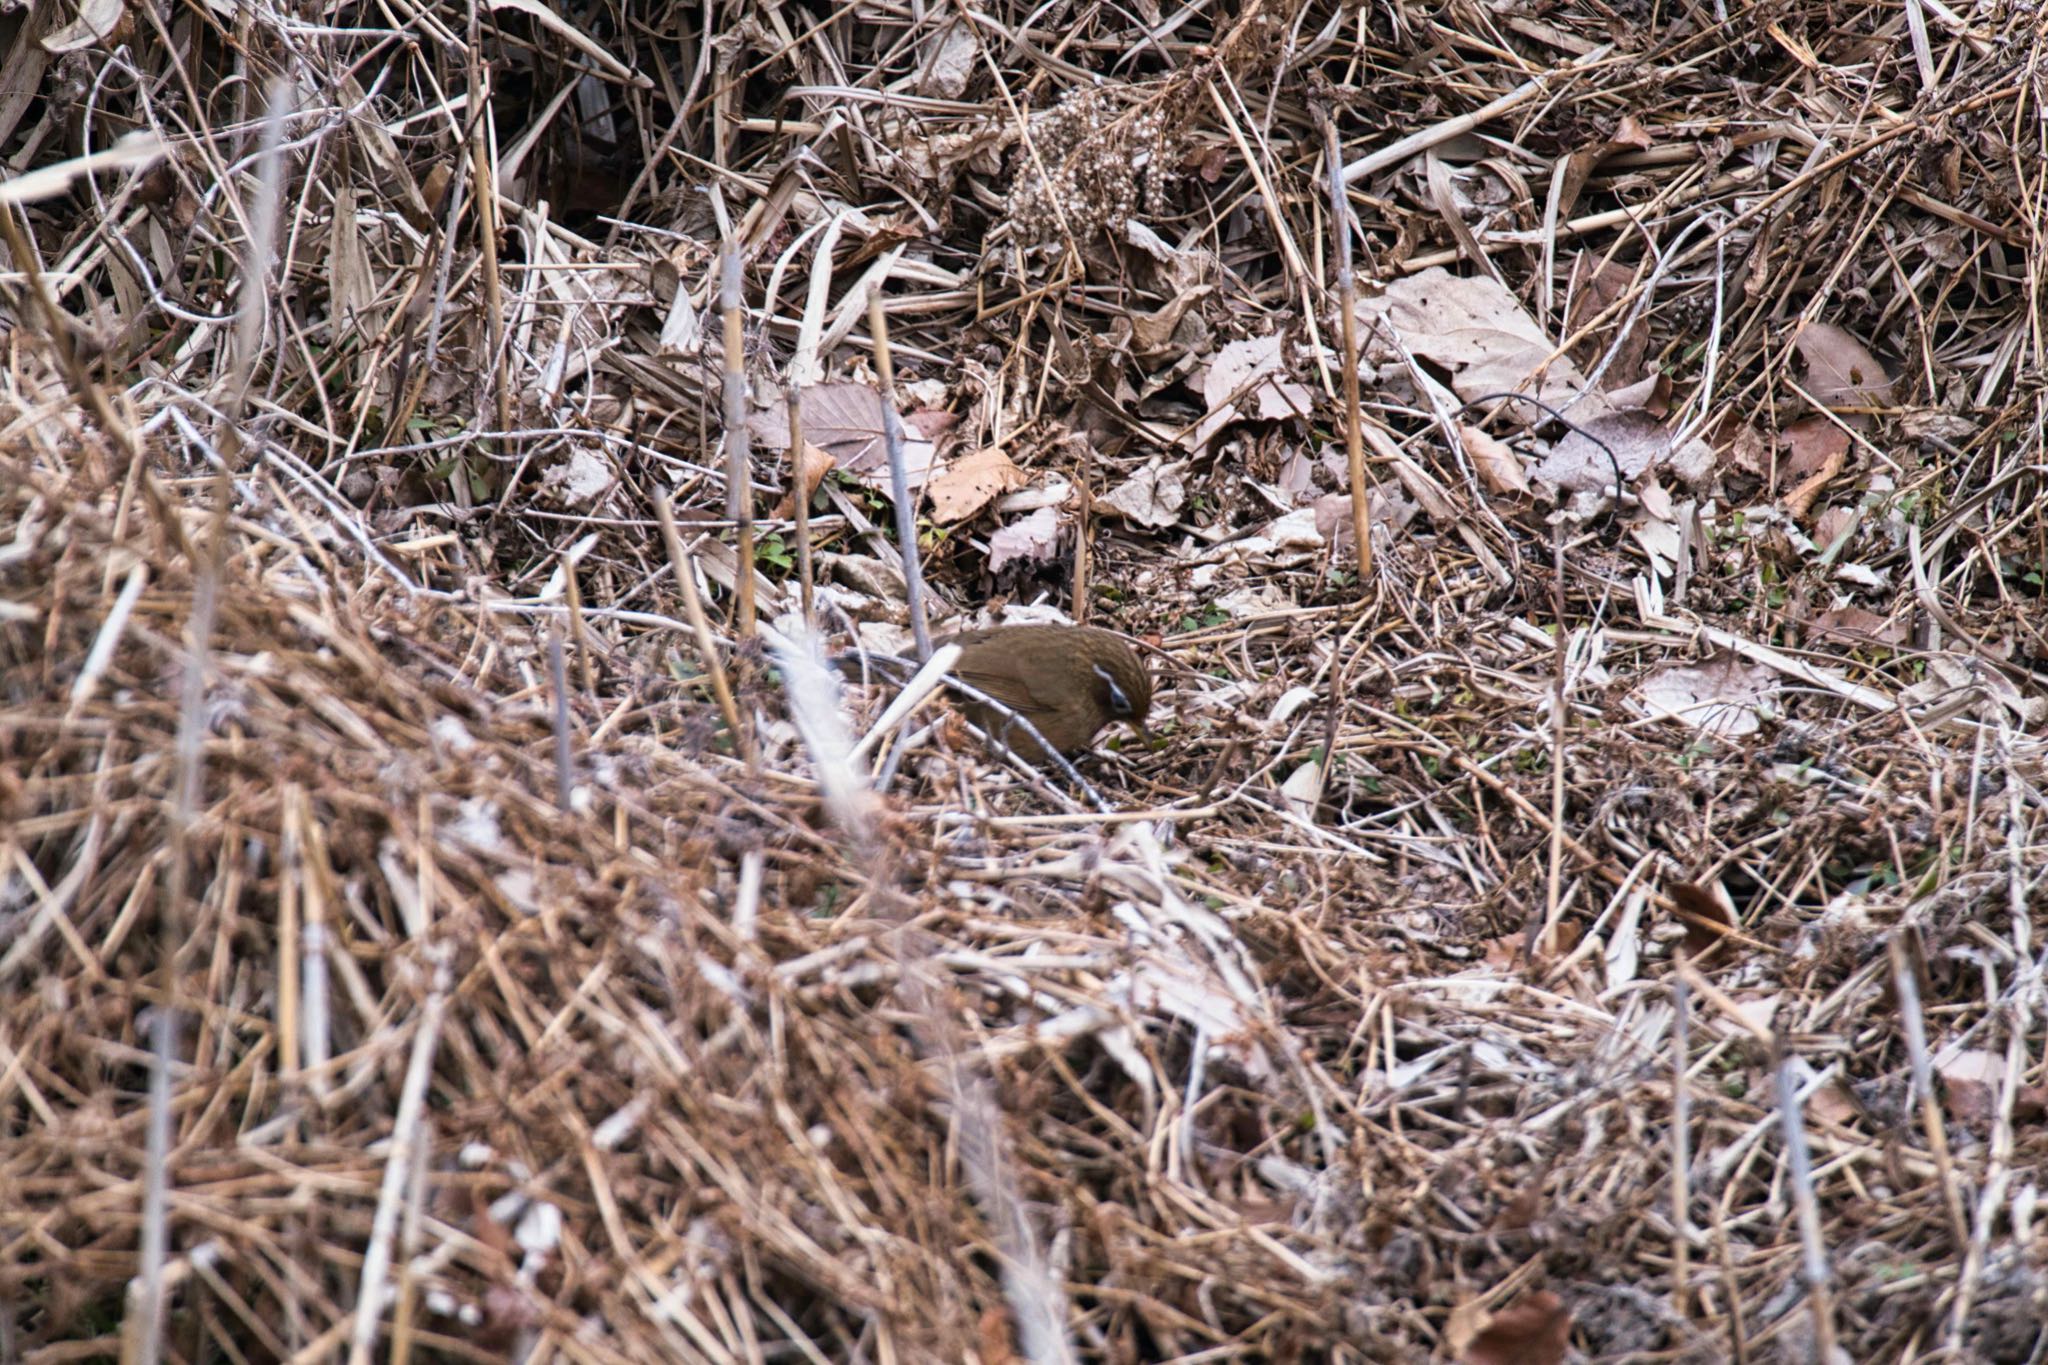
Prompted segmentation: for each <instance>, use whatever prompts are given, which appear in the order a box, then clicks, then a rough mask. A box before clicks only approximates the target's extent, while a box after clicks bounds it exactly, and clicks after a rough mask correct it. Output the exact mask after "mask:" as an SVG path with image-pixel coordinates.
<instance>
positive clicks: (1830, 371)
mask: <svg viewBox="0 0 2048 1365" xmlns="http://www.w3.org/2000/svg"><path fill="white" fill-rule="evenodd" d="M1792 345H1793V348H1794V349H1795V350H1796V351H1798V353H1799V358H1800V360H1802V361H1803V362H1805V365H1806V374H1805V377H1804V379H1803V380H1802V382H1801V387H1802V388H1804V389H1805V390H1806V391H1807V392H1808V393H1809V394H1812V395H1813V401H1814V402H1816V403H1819V404H1821V405H1822V406H1823V407H1830V408H1867V407H1883V406H1885V405H1887V404H1889V403H1890V402H1891V401H1892V381H1891V379H1890V377H1889V376H1888V375H1886V374H1885V372H1884V366H1882V365H1880V364H1878V363H1877V357H1876V356H1874V355H1872V354H1871V353H1870V348H1869V347H1867V346H1865V345H1864V344H1863V343H1862V342H1861V341H1859V340H1857V339H1856V338H1855V337H1854V336H1852V335H1851V334H1850V333H1848V332H1847V331H1844V330H1843V329H1842V328H1840V327H1837V326H1835V325H1834V324H1833V323H1830V322H1809V323H1806V324H1805V325H1804V326H1802V327H1800V329H1799V330H1798V331H1797V332H1795V333H1793V335H1792ZM1862 420H1864V421H1867V420H1868V419H1867V418H1864V419H1862Z"/></svg>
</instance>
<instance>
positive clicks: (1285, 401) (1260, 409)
mask: <svg viewBox="0 0 2048 1365" xmlns="http://www.w3.org/2000/svg"><path fill="white" fill-rule="evenodd" d="M1286 374H1287V363H1286V361H1285V360H1284V359H1282V358H1281V355H1280V338H1279V336H1278V335H1277V334H1274V335H1268V336H1262V337H1249V338H1247V339H1245V340H1243V341H1233V342H1231V343H1229V344H1228V345H1226V346H1224V347H1223V348H1222V349H1220V350H1218V351H1217V352H1216V358H1215V359H1213V360H1211V361H1210V362H1209V370H1208V373H1207V374H1205V375H1204V376H1203V377H1202V399H1203V401H1204V402H1205V403H1207V404H1208V405H1209V411H1208V413H1207V415H1206V416H1204V417H1203V418H1202V420H1201V421H1200V422H1198V423H1196V425H1195V429H1194V432H1193V433H1192V434H1191V435H1190V437H1189V438H1188V441H1189V446H1190V448H1191V449H1194V450H1200V449H1202V448H1203V447H1204V446H1206V445H1208V444H1209V438H1210V437H1212V436H1214V435H1216V433H1218V432H1220V431H1222V430H1223V429H1224V428H1225V427H1227V426H1229V425H1230V424H1231V423H1232V422H1243V421H1250V420H1252V419H1260V420H1264V421H1269V422H1270V421H1279V420H1281V419H1282V418H1287V417H1306V416H1308V413H1309V407H1310V404H1311V401H1312V400H1311V398H1310V395H1309V391H1308V389H1307V388H1305V387H1303V386H1302V385H1300V384H1297V383H1295V382H1294V381H1292V380H1290V379H1288V378H1286Z"/></svg>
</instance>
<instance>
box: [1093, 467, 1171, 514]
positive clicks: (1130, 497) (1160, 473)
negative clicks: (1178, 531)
mask: <svg viewBox="0 0 2048 1365" xmlns="http://www.w3.org/2000/svg"><path fill="white" fill-rule="evenodd" d="M1187 467H1188V465H1187V461H1185V460H1175V461H1173V462H1172V463H1170V464H1169V463H1166V462H1164V461H1162V460H1160V459H1159V457H1158V456H1156V455H1155V456H1153V457H1152V458H1151V459H1149V460H1147V461H1146V462H1145V465H1144V467H1143V468H1141V469H1140V470H1138V472H1137V473H1135V474H1133V475H1131V477H1130V478H1128V479H1125V480H1124V481H1123V482H1122V483H1120V484H1118V485H1117V486H1116V488H1115V489H1113V490H1112V491H1111V492H1110V493H1109V495H1108V496H1107V497H1101V498H1097V499H1096V500H1095V505H1096V506H1097V507H1100V508H1108V509H1109V510H1110V511H1113V512H1115V513H1117V514H1118V515H1119V516H1121V517H1123V518H1124V519H1125V520H1126V521H1131V522H1135V523H1137V524H1138V525H1140V526H1151V527H1155V528H1156V527H1161V526H1171V525H1173V524H1174V523H1175V522H1176V521H1179V520H1180V509H1181V507H1182V506H1183V505H1185V504H1186V502H1187V500H1188V493H1187V483H1186V479H1185V477H1184V476H1185V475H1186V473H1187Z"/></svg>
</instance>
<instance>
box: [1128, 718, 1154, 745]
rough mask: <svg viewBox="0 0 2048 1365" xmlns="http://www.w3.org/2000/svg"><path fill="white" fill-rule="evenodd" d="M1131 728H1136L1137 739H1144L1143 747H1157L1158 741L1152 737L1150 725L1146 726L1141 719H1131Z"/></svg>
mask: <svg viewBox="0 0 2048 1365" xmlns="http://www.w3.org/2000/svg"><path fill="white" fill-rule="evenodd" d="M1131 728H1132V729H1133V730H1136V731H1137V732H1138V738H1139V739H1142V740H1144V741H1145V747H1146V748H1148V749H1154V748H1157V747H1158V744H1159V742H1158V741H1157V740H1155V739H1154V738H1153V737H1152V730H1151V727H1150V726H1148V725H1146V724H1145V722H1144V721H1142V720H1133V721H1132V722H1131Z"/></svg>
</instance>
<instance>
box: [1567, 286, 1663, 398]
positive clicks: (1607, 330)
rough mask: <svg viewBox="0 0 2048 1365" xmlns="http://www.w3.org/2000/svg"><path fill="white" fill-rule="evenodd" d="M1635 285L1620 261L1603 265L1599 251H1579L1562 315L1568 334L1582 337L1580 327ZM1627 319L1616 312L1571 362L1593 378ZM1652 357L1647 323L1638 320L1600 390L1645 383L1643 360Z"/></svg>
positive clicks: (1574, 351) (1603, 377) (1623, 312)
mask: <svg viewBox="0 0 2048 1365" xmlns="http://www.w3.org/2000/svg"><path fill="white" fill-rule="evenodd" d="M1634 281H1635V272H1634V271H1632V270H1630V269H1629V268H1628V267H1627V266H1625V265H1623V264H1621V263H1620V262H1619V261H1603V260H1602V259H1601V257H1600V256H1599V254H1598V253H1596V252H1591V251H1581V252H1580V253H1579V254H1578V255H1577V256H1576V257H1574V258H1573V260H1572V278H1571V287H1570V288H1571V292H1570V295H1569V297H1570V302H1569V303H1568V304H1567V305H1566V307H1565V312H1564V331H1565V335H1566V336H1576V335H1578V332H1579V329H1580V328H1582V327H1584V326H1585V325H1586V324H1587V323H1589V322H1591V321H1592V320H1593V319H1594V318H1597V317H1599V316H1600V315H1601V314H1602V313H1604V312H1606V311H1607V310H1608V308H1610V307H1612V306H1613V304H1614V302H1615V301H1616V300H1617V299H1620V298H1621V297H1623V296H1624V295H1625V294H1626V293H1627V292H1628V288H1629V286H1630V285H1631V284H1633V283H1634ZM1627 316H1628V314H1627V311H1626V310H1625V309H1622V310H1617V311H1616V314H1615V316H1614V317H1612V318H1610V319H1608V321H1607V322H1606V323H1604V324H1603V325H1602V326H1601V327H1600V329H1599V330H1598V331H1595V332H1593V333H1591V334H1589V335H1588V336H1587V337H1586V338H1585V339H1584V340H1582V341H1580V342H1579V344H1578V345H1576V346H1574V347H1573V348H1572V352H1571V355H1572V359H1573V360H1576V361H1577V362H1578V363H1579V364H1580V365H1582V366H1584V367H1585V369H1586V370H1587V372H1588V373H1591V372H1592V370H1593V369H1594V367H1595V366H1597V365H1598V364H1599V363H1600V358H1601V357H1602V356H1604V355H1606V354H1607V349H1608V347H1609V346H1612V345H1613V344H1614V337H1615V329H1616V328H1617V327H1619V326H1620V325H1621V324H1622V323H1623V322H1624V321H1626V320H1627ZM1649 353H1650V324H1649V320H1648V319H1647V318H1643V317H1638V318H1637V319H1636V320H1635V323H1634V324H1633V325H1632V326H1631V327H1630V328H1629V329H1628V334H1627V335H1626V336H1625V337H1623V338H1622V341H1621V346H1620V348H1619V349H1618V350H1617V351H1616V352H1615V355H1614V362H1613V363H1612V364H1610V365H1609V366H1608V367H1607V369H1606V371H1605V372H1604V373H1603V374H1602V375H1601V376H1600V387H1601V388H1603V389H1606V390H1607V391H1608V392H1609V393H1612V392H1614V391H1615V390H1617V389H1623V388H1627V387H1628V386H1629V385H1631V384H1634V383H1637V382H1639V381H1641V379H1642V377H1643V360H1644V358H1645V357H1646V356H1648V355H1649Z"/></svg>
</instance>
